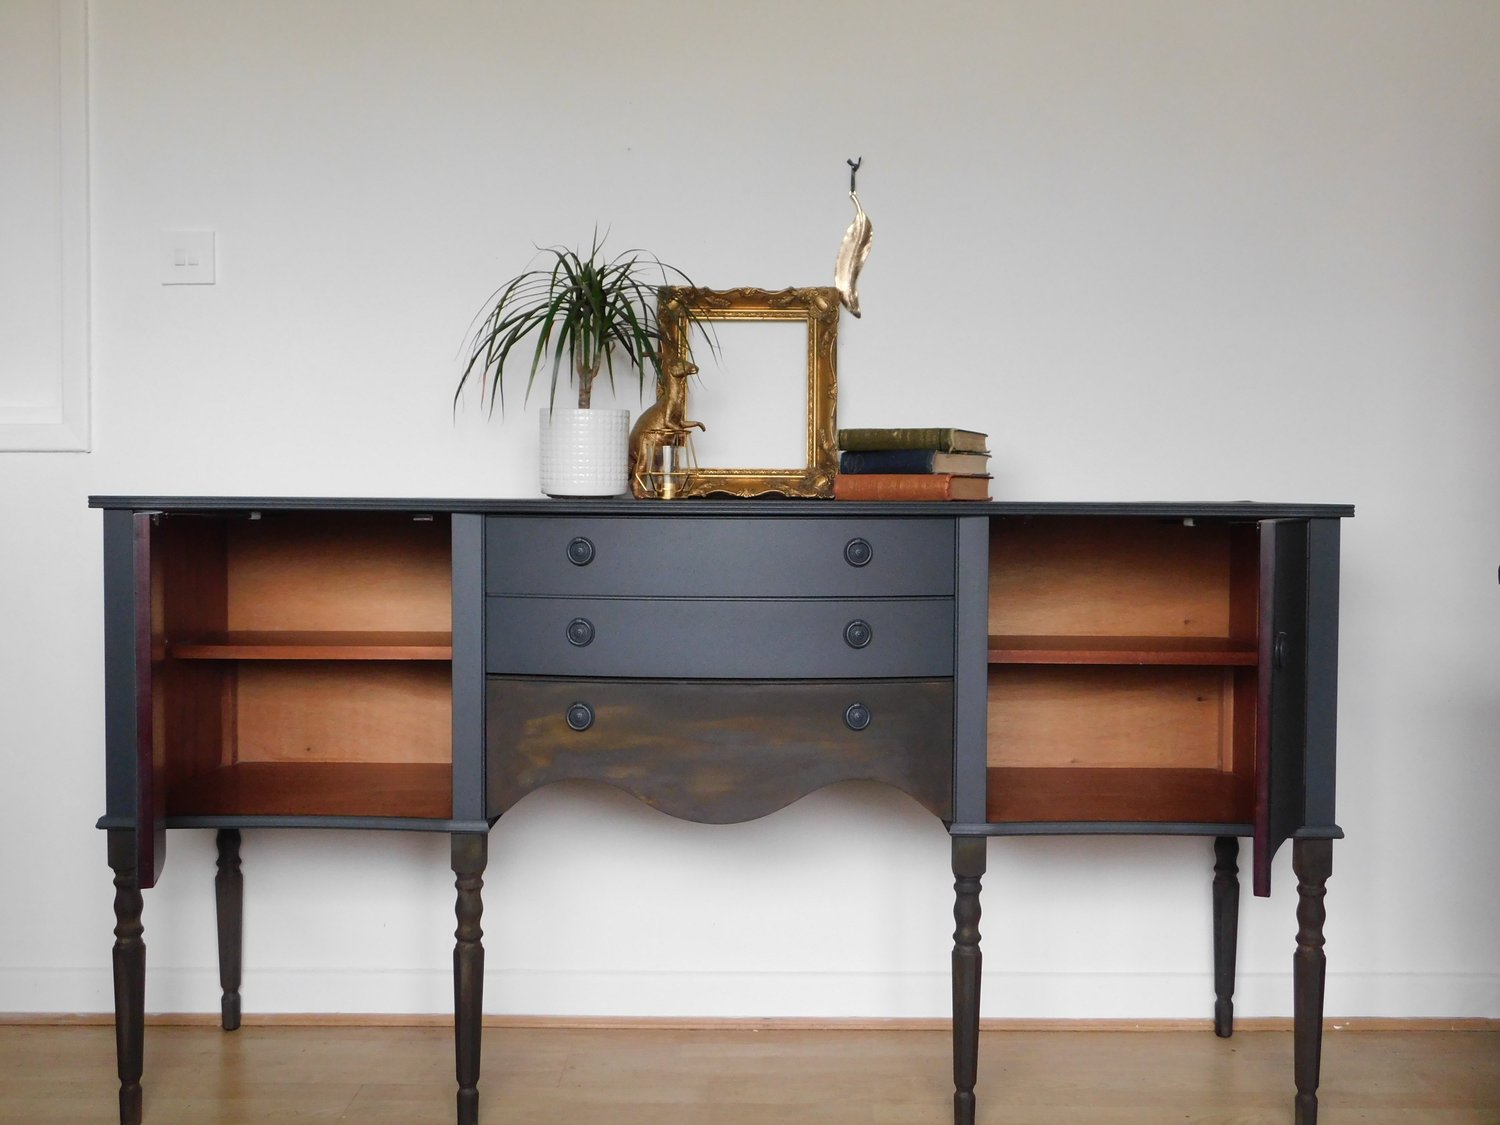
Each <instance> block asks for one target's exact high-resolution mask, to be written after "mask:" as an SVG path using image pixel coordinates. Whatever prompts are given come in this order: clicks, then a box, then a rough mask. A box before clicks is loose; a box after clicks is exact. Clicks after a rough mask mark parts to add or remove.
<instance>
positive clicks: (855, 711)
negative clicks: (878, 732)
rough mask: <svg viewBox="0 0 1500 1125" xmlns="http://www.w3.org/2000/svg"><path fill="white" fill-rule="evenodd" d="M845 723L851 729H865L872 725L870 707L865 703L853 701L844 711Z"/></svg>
mask: <svg viewBox="0 0 1500 1125" xmlns="http://www.w3.org/2000/svg"><path fill="white" fill-rule="evenodd" d="M844 725H845V726H846V727H848V728H849V729H850V730H864V729H865V727H867V726H869V725H870V709H869V708H868V707H866V706H865V705H864V704H863V703H851V704H849V706H848V707H847V708H846V709H845V711H844Z"/></svg>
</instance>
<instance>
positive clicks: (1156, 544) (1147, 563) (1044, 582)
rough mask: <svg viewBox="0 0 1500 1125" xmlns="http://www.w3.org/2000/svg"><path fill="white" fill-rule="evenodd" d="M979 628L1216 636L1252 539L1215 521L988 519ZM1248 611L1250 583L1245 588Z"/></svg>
mask: <svg viewBox="0 0 1500 1125" xmlns="http://www.w3.org/2000/svg"><path fill="white" fill-rule="evenodd" d="M991 526H992V531H991V534H990V611H989V632H990V634H991V635H992V636H996V637H1153V638H1166V637H1218V638H1229V637H1231V636H1234V637H1236V638H1237V639H1241V640H1249V639H1253V637H1254V634H1253V632H1252V633H1251V634H1250V636H1249V637H1245V636H1243V635H1242V634H1240V633H1238V632H1236V631H1235V630H1233V629H1232V628H1231V623H1232V621H1233V620H1235V618H1234V615H1233V614H1232V613H1231V593H1230V592H1231V587H1232V586H1234V584H1235V582H1234V578H1235V574H1236V571H1237V570H1239V569H1241V567H1240V566H1239V565H1238V562H1239V560H1240V559H1241V558H1243V557H1244V556H1245V554H1246V551H1247V550H1248V551H1249V559H1250V563H1249V565H1250V567H1251V569H1252V573H1253V568H1254V565H1255V564H1254V553H1253V548H1254V544H1253V542H1251V543H1249V544H1248V547H1245V546H1241V545H1240V542H1239V541H1240V539H1241V538H1242V533H1240V531H1239V529H1238V528H1233V527H1231V526H1230V525H1227V524H1223V523H1214V522H1204V523H1200V524H1197V525H1193V526H1190V525H1187V524H1184V523H1183V522H1181V521H1156V520H1140V519H1123V518H1122V519H1067V518H1052V517H1033V518H1026V517H1016V518H1010V519H997V520H994V521H993V522H992V525H991ZM1249 598H1250V601H1249V604H1250V608H1251V612H1252V613H1253V610H1254V604H1255V603H1254V592H1253V590H1251V591H1249Z"/></svg>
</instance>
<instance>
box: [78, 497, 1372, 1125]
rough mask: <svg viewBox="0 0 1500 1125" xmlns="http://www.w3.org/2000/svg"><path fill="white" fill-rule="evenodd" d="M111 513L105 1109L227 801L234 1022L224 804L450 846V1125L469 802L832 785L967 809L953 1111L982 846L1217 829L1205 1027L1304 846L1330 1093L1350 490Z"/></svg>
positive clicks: (777, 802)
mask: <svg viewBox="0 0 1500 1125" xmlns="http://www.w3.org/2000/svg"><path fill="white" fill-rule="evenodd" d="M90 504H91V506H93V507H96V508H100V509H103V546H104V612H105V623H104V624H105V631H104V640H105V665H106V666H105V708H106V755H105V757H106V782H107V803H106V812H105V815H104V816H103V817H102V818H101V819H100V821H99V826H100V827H101V828H103V829H106V830H107V839H108V853H109V863H110V866H111V868H112V869H113V871H114V885H115V916H116V926H115V931H114V932H115V944H114V980H115V1024H116V1042H117V1047H118V1061H119V1075H120V1105H119V1108H120V1120H121V1121H122V1122H124V1123H127V1125H128V1123H135V1122H139V1121H140V1120H141V1113H142V1094H141V1075H142V1057H143V1041H144V1010H145V944H144V942H143V938H142V934H143V927H142V893H141V892H142V891H143V890H145V889H147V888H150V887H151V886H153V885H154V884H155V882H156V880H157V877H158V876H159V874H160V873H161V870H162V861H163V858H164V855H165V840H166V831H165V830H166V829H169V828H174V829H180V828H200V829H215V830H217V842H218V852H219V863H218V874H217V875H216V903H217V912H218V926H219V955H220V976H221V981H222V986H223V995H222V1022H223V1026H224V1028H225V1029H226V1030H232V1029H234V1028H235V1027H237V1026H238V1025H239V1020H240V995H239V986H240V961H241V953H240V933H241V920H242V901H243V890H242V877H241V873H240V861H239V843H240V832H241V831H242V830H244V829H247V828H258V827H279V828H284V827H317V828H338V827H346V828H362V829H370V828H377V829H406V830H414V831H426V832H444V833H448V834H449V835H450V836H451V843H452V868H453V873H454V876H455V885H456V915H457V930H456V935H455V936H456V943H455V947H454V953H453V966H454V977H455V986H454V996H455V1012H454V1026H455V1055H456V1072H457V1081H458V1094H457V1119H458V1121H459V1122H460V1123H461V1125H464V1123H468V1125H473V1123H474V1122H476V1121H477V1119H478V1105H479V1094H478V1079H479V1058H480V1030H481V1023H482V1020H481V1016H482V1005H481V991H482V983H483V971H484V951H483V946H482V943H481V930H480V921H481V910H482V906H481V886H482V880H483V873H484V868H485V863H486V855H487V846H488V845H487V841H488V832H489V829H490V827H491V826H492V825H493V824H494V823H495V822H496V820H498V819H499V818H500V817H501V816H502V815H503V814H504V813H505V812H506V810H507V809H509V808H510V807H511V806H512V805H514V804H515V803H516V802H517V801H519V800H520V799H521V798H522V797H524V796H525V795H526V794H527V793H530V792H531V791H533V790H535V789H537V788H539V787H541V786H544V785H547V784H549V783H550V782H553V781H557V780H562V779H591V780H596V781H600V782H604V783H606V784H609V785H613V786H616V787H618V788H620V789H622V790H624V791H626V792H628V793H630V794H633V795H634V796H636V797H638V798H639V799H641V800H642V801H645V802H647V803H648V804H650V805H652V806H655V807H656V808H658V809H660V810H662V811H663V812H666V813H669V814H671V815H673V816H677V817H683V818H687V819H690V820H695V821H702V822H712V823H729V822H736V821H744V820H749V819H752V818H755V817H760V816H764V815H766V814H768V813H770V812H773V811H775V810H777V809H779V808H782V807H784V806H786V805H787V804H789V803H791V802H793V801H795V800H797V799H798V798H800V797H802V796H804V795H806V794H808V793H810V792H812V791H813V790H816V789H818V788H820V787H822V786H825V785H829V784H831V783H834V782H837V781H842V780H849V779H873V780H878V781H882V782H885V783H887V784H889V785H892V786H894V787H896V788H898V789H900V790H901V791H903V792H905V793H907V794H909V795H910V796H911V797H912V798H913V799H914V800H916V801H917V802H918V803H919V804H920V805H921V806H922V807H923V808H925V809H927V810H928V811H929V812H931V813H932V815H933V816H935V817H937V818H939V819H940V820H941V821H942V822H943V824H944V825H945V826H946V828H947V829H948V832H949V834H950V835H951V838H952V874H953V878H954V889H955V905H954V918H955V921H956V930H955V933H954V946H953V950H952V974H953V1067H954V1085H955V1093H954V1101H953V1119H954V1121H955V1122H956V1123H957V1125H969V1123H972V1122H973V1121H974V1113H975V1100H974V1087H975V1081H976V1074H977V1067H978V1054H979V990H980V936H979V919H980V907H979V894H980V881H981V877H982V876H983V874H984V871H985V859H986V848H987V844H988V840H989V838H990V837H992V836H1016V835H1026V836H1037V835H1057V834H1110V833H1116V834H1119V833H1130V834H1164V835H1176V836H1208V837H1211V838H1212V839H1213V840H1214V853H1215V857H1216V862H1215V866H1214V873H1213V877H1212V888H1213V890H1212V902H1213V913H1214V950H1213V952H1214V966H1215V972H1214V976H1215V992H1216V998H1215V1007H1214V1023H1215V1029H1216V1031H1217V1033H1218V1034H1219V1035H1221V1036H1228V1035H1229V1034H1230V1033H1231V1031H1232V1026H1233V1024H1232V1020H1233V999H1232V997H1233V989H1234V961H1235V943H1236V928H1237V919H1238V909H1239V879H1238V871H1239V865H1238V853H1239V841H1240V839H1241V838H1247V839H1249V840H1250V841H1251V845H1252V847H1251V852H1252V855H1251V866H1252V871H1253V884H1254V890H1255V893H1256V894H1259V895H1266V894H1269V893H1270V872H1271V860H1272V857H1273V855H1274V854H1275V852H1276V850H1277V848H1278V847H1279V846H1280V845H1281V844H1282V843H1284V842H1285V841H1287V840H1291V841H1292V849H1293V867H1294V870H1295V872H1296V875H1297V879H1298V892H1299V898H1298V903H1299V905H1298V909H1297V921H1298V930H1297V937H1296V946H1295V952H1294V953H1293V966H1294V973H1293V979H1294V991H1295V997H1294V1012H1295V1049H1294V1054H1295V1066H1294V1069H1295V1084H1296V1101H1295V1117H1296V1121H1297V1122H1298V1123H1299V1125H1312V1123H1313V1122H1315V1121H1316V1119H1317V1085H1318V1071H1319V1052H1320V1043H1321V1027H1322V1010H1323V974H1324V963H1325V959H1324V952H1323V920H1324V911H1323V896H1324V888H1325V884H1326V881H1327V879H1328V876H1329V874H1330V871H1331V867H1332V841H1333V840H1334V839H1337V838H1339V837H1340V836H1341V832H1340V830H1339V828H1338V826H1337V824H1336V823H1335V819H1334V725H1335V696H1336V687H1337V647H1338V566H1339V560H1338V556H1339V528H1340V520H1341V519H1343V518H1345V517H1348V516H1352V515H1353V509H1352V508H1350V507H1347V506H1340V505H1303V504H1297V505H1291V504H1258V503H1201V504H1198V503H999V502H995V503H979V504H954V503H949V504H895V503H891V504H857V503H842V502H839V503H833V502H825V501H815V500H753V501H752V500H734V501H725V500H679V501H634V500H624V499H622V500H600V501H580V502H561V501H544V500H529V501H527V500H493V501H480V500H424V499H401V500H383V499H294V498H283V497H262V498H208V497H142V496H128V497H121V496H103V497H92V498H91V499H90Z"/></svg>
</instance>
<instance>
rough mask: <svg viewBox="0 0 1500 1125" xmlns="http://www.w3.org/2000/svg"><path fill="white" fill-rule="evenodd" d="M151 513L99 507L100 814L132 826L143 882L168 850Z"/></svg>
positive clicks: (150, 879)
mask: <svg viewBox="0 0 1500 1125" xmlns="http://www.w3.org/2000/svg"><path fill="white" fill-rule="evenodd" d="M151 540H152V524H151V514H150V513H147V512H133V511H125V510H111V511H107V512H105V513H104V684H105V686H104V710H105V718H104V722H105V728H104V736H105V819H106V820H107V821H109V822H110V825H111V827H124V828H130V829H134V830H135V847H136V870H137V871H138V872H139V879H140V886H141V888H142V889H145V888H148V887H153V886H155V885H156V879H157V876H158V875H160V874H161V868H162V862H163V860H164V859H165V856H166V822H165V820H164V805H165V802H164V801H163V800H162V799H161V798H162V794H161V792H160V784H159V783H160V778H159V777H158V771H157V765H158V760H157V759H158V754H157V739H156V737H155V731H154V727H153V711H152V701H151V661H152V651H151V646H152V635H151V597H152V593H151V582H152V578H151V565H152V562H151Z"/></svg>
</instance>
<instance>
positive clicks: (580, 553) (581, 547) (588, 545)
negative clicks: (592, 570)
mask: <svg viewBox="0 0 1500 1125" xmlns="http://www.w3.org/2000/svg"><path fill="white" fill-rule="evenodd" d="M568 561H569V562H570V563H572V564H573V565H574V566H588V565H589V563H591V562H593V561H594V544H593V543H592V542H591V541H590V540H588V539H585V538H584V537H583V536H582V535H580V536H578V537H577V538H575V539H572V540H570V541H569V543H568Z"/></svg>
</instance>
